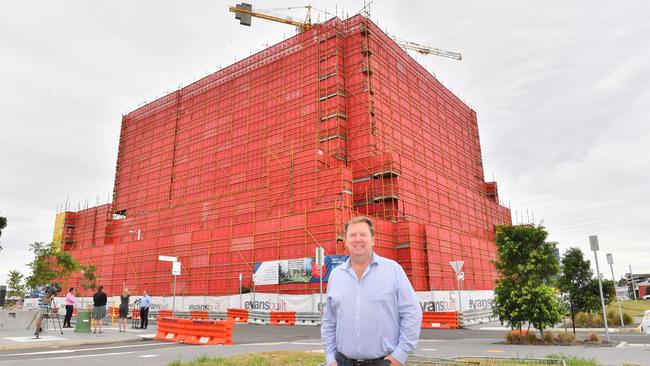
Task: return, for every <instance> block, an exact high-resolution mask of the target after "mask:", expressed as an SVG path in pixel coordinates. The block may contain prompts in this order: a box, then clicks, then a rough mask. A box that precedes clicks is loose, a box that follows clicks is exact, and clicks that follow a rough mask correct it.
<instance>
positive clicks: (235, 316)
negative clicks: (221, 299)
mask: <svg viewBox="0 0 650 366" xmlns="http://www.w3.org/2000/svg"><path fill="white" fill-rule="evenodd" d="M228 320H230V321H233V322H235V323H248V310H247V309H228Z"/></svg>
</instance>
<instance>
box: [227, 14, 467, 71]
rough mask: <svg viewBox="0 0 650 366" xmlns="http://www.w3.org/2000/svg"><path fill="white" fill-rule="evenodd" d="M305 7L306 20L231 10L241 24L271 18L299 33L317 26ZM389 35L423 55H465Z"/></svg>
mask: <svg viewBox="0 0 650 366" xmlns="http://www.w3.org/2000/svg"><path fill="white" fill-rule="evenodd" d="M304 8H306V9H307V17H306V18H305V21H304V22H303V21H298V20H294V19H292V18H291V17H280V16H276V15H272V14H268V13H265V12H264V11H262V10H257V9H256V10H253V6H252V5H251V4H247V3H241V4H237V5H236V6H231V7H230V8H229V10H230V11H231V12H233V13H235V19H237V20H239V24H241V25H246V26H249V27H250V25H251V19H252V17H255V18H260V19H266V20H271V21H274V22H278V23H284V24H289V25H293V26H295V27H296V29H297V30H298V32H299V33H301V32H305V31H308V30H310V29H311V28H313V27H314V26H315V24H312V22H311V5H307V6H305V7H304ZM389 37H390V38H391V39H392V40H393V41H395V43H397V45H398V46H400V47H402V48H403V49H405V50H412V51H416V52H418V53H420V54H423V55H435V56H441V57H447V58H452V59H454V60H458V61H460V60H462V59H463V56H462V55H461V54H460V53H458V52H451V51H446V50H441V49H439V48H434V47H428V46H424V45H421V44H418V43H415V42H411V41H406V40H403V39H401V38H397V37H395V36H390V35H389Z"/></svg>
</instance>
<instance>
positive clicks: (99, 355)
mask: <svg viewBox="0 0 650 366" xmlns="http://www.w3.org/2000/svg"><path fill="white" fill-rule="evenodd" d="M133 352H134V351H129V352H113V353H98V354H93V355H77V356H62V357H43V358H30V359H29V360H12V361H11V362H18V361H29V362H32V361H45V360H61V359H71V358H88V357H104V356H117V355H126V354H129V353H133ZM3 362H9V361H3Z"/></svg>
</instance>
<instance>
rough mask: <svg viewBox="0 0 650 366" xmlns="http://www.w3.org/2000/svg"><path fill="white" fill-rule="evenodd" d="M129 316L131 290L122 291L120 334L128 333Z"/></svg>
mask: <svg viewBox="0 0 650 366" xmlns="http://www.w3.org/2000/svg"><path fill="white" fill-rule="evenodd" d="M128 314H129V289H128V288H125V289H124V290H122V295H121V296H120V323H119V328H120V332H126V316H127V315H128Z"/></svg>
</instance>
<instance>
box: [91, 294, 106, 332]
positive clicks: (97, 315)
mask: <svg viewBox="0 0 650 366" xmlns="http://www.w3.org/2000/svg"><path fill="white" fill-rule="evenodd" d="M103 289H104V286H98V287H97V292H95V294H94V295H93V333H98V330H97V329H98V328H99V333H104V331H103V330H102V326H103V325H104V324H103V323H104V318H105V317H106V303H107V302H108V298H107V297H106V294H105V293H104V292H102V290H103Z"/></svg>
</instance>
